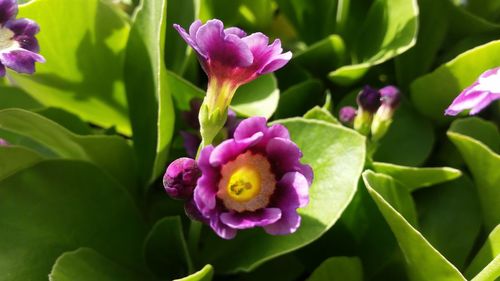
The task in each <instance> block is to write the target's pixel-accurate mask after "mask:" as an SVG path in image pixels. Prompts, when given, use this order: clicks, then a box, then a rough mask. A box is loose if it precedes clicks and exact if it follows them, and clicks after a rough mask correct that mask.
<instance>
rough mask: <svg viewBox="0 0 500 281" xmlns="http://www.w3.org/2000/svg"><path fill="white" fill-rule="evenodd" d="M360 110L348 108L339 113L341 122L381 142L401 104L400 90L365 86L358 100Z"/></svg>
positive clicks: (391, 87)
mask: <svg viewBox="0 0 500 281" xmlns="http://www.w3.org/2000/svg"><path fill="white" fill-rule="evenodd" d="M356 102H357V104H358V109H357V110H356V109H355V108H354V107H351V106H346V107H342V108H341V109H340V112H339V118H340V121H341V122H342V123H344V124H346V125H348V126H353V127H354V129H355V130H356V131H358V132H360V133H361V134H363V135H365V136H368V135H370V136H371V140H372V141H378V140H380V139H381V138H382V137H383V136H384V135H385V134H386V133H387V130H388V129H389V126H390V125H391V123H392V116H393V115H394V111H395V110H396V108H397V107H398V106H399V103H400V93H399V89H398V88H396V87H394V86H386V87H383V88H381V89H380V90H377V89H375V88H372V87H370V86H365V87H364V88H363V90H361V91H360V92H359V94H358V97H357V99H356Z"/></svg>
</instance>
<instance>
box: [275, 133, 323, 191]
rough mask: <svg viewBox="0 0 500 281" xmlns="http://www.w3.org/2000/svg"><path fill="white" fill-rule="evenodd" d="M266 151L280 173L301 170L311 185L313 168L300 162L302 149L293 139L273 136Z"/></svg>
mask: <svg viewBox="0 0 500 281" xmlns="http://www.w3.org/2000/svg"><path fill="white" fill-rule="evenodd" d="M266 153H267V156H268V158H269V159H271V160H272V161H271V162H272V163H273V166H274V167H275V168H276V169H278V171H279V172H280V173H289V172H299V173H301V174H302V175H303V176H304V177H305V178H306V179H307V182H308V184H309V185H311V184H312V181H313V175H314V173H313V170H312V168H311V166H309V165H304V164H301V163H300V158H302V151H300V149H299V147H298V146H297V145H296V144H295V143H294V142H293V141H291V140H289V139H284V138H272V139H270V140H269V142H268V143H267V146H266Z"/></svg>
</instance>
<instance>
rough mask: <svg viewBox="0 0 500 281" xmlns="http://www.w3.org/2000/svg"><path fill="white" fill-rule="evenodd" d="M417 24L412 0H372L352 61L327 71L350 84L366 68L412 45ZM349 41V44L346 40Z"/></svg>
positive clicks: (336, 80) (338, 81)
mask: <svg viewBox="0 0 500 281" xmlns="http://www.w3.org/2000/svg"><path fill="white" fill-rule="evenodd" d="M417 27H418V6H417V2H416V0H411V1H409V0H396V1H394V0H376V1H375V2H374V3H373V4H372V6H371V7H370V11H369V12H368V15H367V17H366V20H365V21H364V23H363V24H362V25H361V26H360V27H359V28H360V30H359V33H358V37H357V40H356V41H355V44H354V47H353V48H352V50H353V53H352V55H351V56H352V58H353V61H352V64H351V65H347V66H343V67H341V68H339V69H337V70H335V71H332V72H330V73H329V74H328V78H330V80H332V81H333V82H335V83H338V84H341V85H351V84H353V83H355V82H356V81H357V80H358V79H360V78H361V77H362V76H363V75H364V74H365V73H366V72H367V71H368V69H369V68H370V67H371V66H373V65H377V64H381V63H383V62H385V61H387V60H389V59H391V58H393V57H395V56H397V55H399V54H401V53H403V52H405V51H406V50H408V49H410V48H411V47H412V46H413V45H415V42H416V37H417ZM348 45H349V44H348Z"/></svg>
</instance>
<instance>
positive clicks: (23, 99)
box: [0, 86, 43, 110]
mask: <svg viewBox="0 0 500 281" xmlns="http://www.w3.org/2000/svg"><path fill="white" fill-rule="evenodd" d="M10 107H15V108H23V109H27V110H30V109H39V108H43V105H42V104H40V103H39V102H38V101H36V100H35V99H34V98H33V97H31V96H30V95H29V94H28V93H26V92H25V91H23V90H22V89H20V88H15V87H7V86H0V109H6V108H10Z"/></svg>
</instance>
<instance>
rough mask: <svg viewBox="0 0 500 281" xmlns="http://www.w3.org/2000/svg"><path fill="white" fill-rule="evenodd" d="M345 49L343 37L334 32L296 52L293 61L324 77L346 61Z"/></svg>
mask: <svg viewBox="0 0 500 281" xmlns="http://www.w3.org/2000/svg"><path fill="white" fill-rule="evenodd" d="M345 49H346V47H345V44H344V41H343V40H342V37H340V36H338V35H336V34H333V35H330V36H328V37H326V38H325V39H323V40H321V41H319V42H316V43H314V44H313V45H311V46H309V47H308V48H307V49H305V50H304V51H301V52H298V53H297V54H295V55H294V56H293V59H292V63H298V64H299V65H301V66H303V67H304V68H306V69H307V70H308V71H310V72H311V73H314V74H315V75H317V76H320V77H323V76H324V75H325V74H327V73H328V72H330V71H332V70H334V69H336V68H337V67H339V66H341V65H343V64H344V63H345V60H346V54H345V53H346V51H345Z"/></svg>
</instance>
